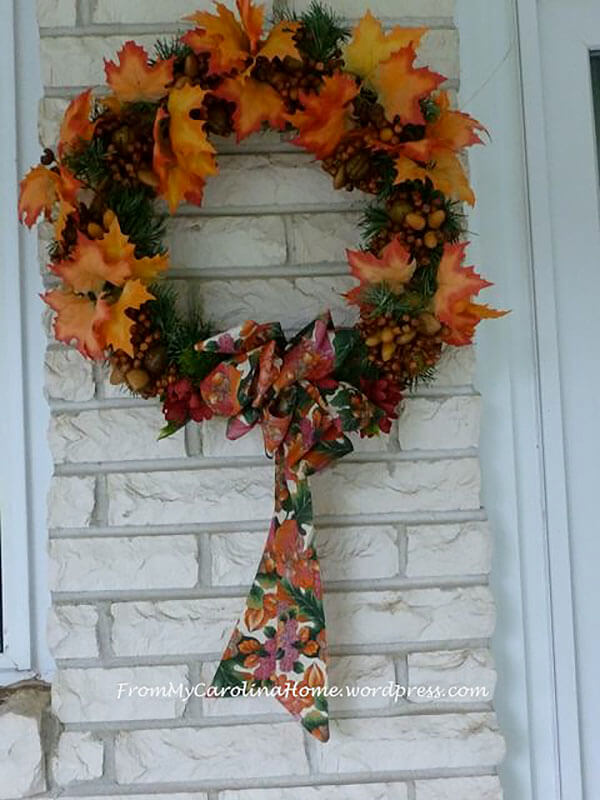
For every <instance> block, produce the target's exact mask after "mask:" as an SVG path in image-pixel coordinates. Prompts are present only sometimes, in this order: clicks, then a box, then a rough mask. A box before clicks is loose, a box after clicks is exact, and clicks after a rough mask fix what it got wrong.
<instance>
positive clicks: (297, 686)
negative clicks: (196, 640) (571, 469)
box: [197, 314, 382, 741]
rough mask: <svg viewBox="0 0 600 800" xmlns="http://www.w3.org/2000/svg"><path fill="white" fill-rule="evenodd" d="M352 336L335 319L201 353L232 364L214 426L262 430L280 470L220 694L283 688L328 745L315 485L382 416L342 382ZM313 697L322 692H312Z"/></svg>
mask: <svg viewBox="0 0 600 800" xmlns="http://www.w3.org/2000/svg"><path fill="white" fill-rule="evenodd" d="M344 333H347V332H344V331H343V330H336V329H335V328H334V326H333V323H332V321H331V317H330V315H329V314H326V315H324V316H322V317H319V318H318V319H316V320H315V321H313V322H312V323H311V324H310V325H308V326H307V327H306V328H305V329H304V330H302V331H301V332H300V333H299V334H298V335H297V336H295V337H294V338H293V339H292V340H291V341H290V342H289V343H287V342H286V340H285V337H284V335H283V332H282V330H281V326H280V325H279V324H278V323H270V324H266V325H258V324H257V323H255V322H246V323H244V325H242V326H241V327H240V328H235V329H233V330H231V331H229V332H227V333H224V334H220V335H218V336H215V337H213V338H211V339H208V340H206V341H204V342H202V343H200V344H199V345H198V346H197V347H198V349H200V350H203V351H205V352H210V353H214V354H220V355H222V356H223V360H222V361H221V363H220V364H219V366H217V367H216V368H215V369H214V370H213V371H212V372H211V373H210V374H209V375H208V376H207V377H206V378H205V379H204V380H203V381H202V384H201V393H202V397H203V400H204V402H205V403H206V404H207V405H208V407H209V408H210V409H211V411H212V412H213V413H214V414H217V415H219V416H225V417H229V421H228V426H227V436H228V438H229V439H237V438H239V437H240V436H243V435H244V434H246V433H248V431H250V430H251V429H252V428H253V427H254V426H255V425H257V424H258V425H260V426H261V428H262V433H263V437H264V443H265V450H266V453H267V455H268V456H270V457H274V459H275V513H274V516H273V518H272V521H271V527H270V530H269V535H268V538H267V543H266V545H265V549H264V552H263V555H262V558H261V561H260V564H259V567H258V571H257V573H256V576H255V578H254V581H253V583H252V587H251V589H250V592H249V594H248V597H247V599H246V606H245V610H244V612H243V614H242V616H241V617H240V619H239V620H238V622H237V624H236V626H235V629H234V631H233V633H232V635H231V638H230V640H229V644H228V645H227V647H226V648H225V651H224V653H223V655H222V658H221V662H220V664H219V667H218V669H217V672H216V674H215V677H214V679H213V686H216V687H218V688H220V689H221V690H222V691H223V692H224V693H225V694H227V693H232V691H231V690H232V689H233V688H234V687H237V690H236V693H238V692H241V691H242V690H243V689H244V687H246V689H247V688H250V687H253V688H258V687H278V689H277V691H278V700H279V701H280V702H281V703H282V704H283V705H284V706H285V708H286V709H287V710H288V711H289V712H290V713H292V714H293V715H294V716H295V717H296V718H299V719H300V721H301V722H302V724H303V725H304V727H305V728H306V729H307V730H308V731H310V733H312V734H313V735H314V736H316V737H317V738H318V739H320V740H321V741H327V739H328V738H329V725H328V712H327V699H326V697H325V696H323V695H322V694H321V695H320V694H319V691H318V690H319V689H320V688H324V687H326V685H327V635H326V630H325V616H324V612H323V603H322V595H323V590H322V585H321V573H320V568H319V560H318V558H317V553H316V550H315V546H314V524H313V509H312V498H311V492H310V487H309V481H308V478H309V476H310V475H312V474H313V473H315V472H318V471H319V470H321V469H323V468H324V467H326V466H327V465H328V464H330V463H332V462H333V461H335V460H337V459H338V458H341V457H342V456H345V455H346V454H347V453H350V452H352V449H353V447H352V443H351V442H350V439H349V438H348V436H346V433H347V432H352V431H354V432H359V431H360V432H367V433H372V432H373V431H374V430H375V429H376V428H377V422H378V420H379V419H380V417H381V415H382V412H381V411H380V410H379V409H378V408H377V407H376V406H374V405H373V404H371V402H370V401H369V400H368V399H367V397H366V396H365V395H364V394H362V393H361V392H360V391H359V390H357V389H356V388H355V387H353V386H351V385H350V384H346V383H343V382H339V381H336V380H335V379H334V377H333V375H334V373H335V371H336V369H339V367H340V364H341V362H342V361H343V359H344V353H345V352H346V349H345V347H344V341H347V339H345V336H344ZM314 690H316V691H314Z"/></svg>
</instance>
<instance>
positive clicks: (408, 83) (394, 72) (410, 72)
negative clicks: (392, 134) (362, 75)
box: [372, 44, 446, 125]
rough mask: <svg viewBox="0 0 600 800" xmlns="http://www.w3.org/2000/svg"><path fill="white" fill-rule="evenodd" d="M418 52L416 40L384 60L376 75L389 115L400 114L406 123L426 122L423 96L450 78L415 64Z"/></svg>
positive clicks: (381, 96)
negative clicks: (422, 107) (422, 106)
mask: <svg viewBox="0 0 600 800" xmlns="http://www.w3.org/2000/svg"><path fill="white" fill-rule="evenodd" d="M416 56H417V52H416V50H415V48H414V46H413V45H412V44H411V45H409V46H408V47H404V48H403V49H402V50H399V51H398V52H397V53H394V54H393V55H391V56H390V57H389V58H388V59H387V61H382V62H381V63H380V64H379V65H378V67H377V69H376V71H375V74H374V76H373V79H372V83H373V86H374V87H375V89H376V91H377V93H378V94H379V98H380V100H381V103H382V105H383V107H384V109H385V111H386V114H387V116H388V118H389V119H394V117H396V116H398V117H400V121H401V122H402V124H403V125H407V124H411V125H422V124H423V123H424V122H425V119H424V117H423V112H422V111H421V100H423V99H424V98H425V97H427V96H428V95H430V94H431V92H432V91H433V90H434V89H437V88H438V86H439V85H440V83H443V82H444V81H445V80H446V78H445V77H444V76H443V75H440V74H438V73H437V72H432V71H431V70H430V69H427V68H426V67H421V68H416V67H414V61H415V58H416Z"/></svg>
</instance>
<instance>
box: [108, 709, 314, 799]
mask: <svg viewBox="0 0 600 800" xmlns="http://www.w3.org/2000/svg"><path fill="white" fill-rule="evenodd" d="M249 753H252V758H248V754H249ZM115 761H116V770H117V781H118V782H119V783H140V784H152V783H160V782H162V781H172V780H173V776H174V775H175V776H177V780H178V781H181V782H184V781H199V780H211V779H212V780H215V779H219V778H226V779H227V780H231V779H233V778H243V779H248V778H268V777H271V776H274V775H295V776H299V775H307V774H308V771H309V770H308V761H307V758H306V753H305V751H304V746H303V734H302V729H301V726H300V725H298V723H297V722H289V723H282V724H280V725H237V726H233V727H210V728H184V729H182V728H178V729H176V730H172V729H169V730H160V729H158V730H143V731H123V732H122V733H120V734H119V735H118V736H117V739H116V743H115Z"/></svg>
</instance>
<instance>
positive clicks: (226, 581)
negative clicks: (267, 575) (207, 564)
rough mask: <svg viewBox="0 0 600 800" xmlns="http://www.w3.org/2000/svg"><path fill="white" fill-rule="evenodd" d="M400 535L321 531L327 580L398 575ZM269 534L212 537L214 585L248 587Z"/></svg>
mask: <svg viewBox="0 0 600 800" xmlns="http://www.w3.org/2000/svg"><path fill="white" fill-rule="evenodd" d="M396 540H397V533H396V531H395V530H394V528H392V527H391V526H386V527H360V528H341V529H333V528H324V529H318V530H317V537H316V548H317V552H318V553H319V557H320V561H321V570H322V572H323V577H324V579H325V580H326V581H341V580H368V579H370V578H388V577H391V576H393V575H397V574H398V568H399V565H398V547H397V543H396ZM265 541H266V533H263V532H258V533H256V532H252V533H250V532H245V533H223V534H212V535H211V537H210V547H211V569H212V582H213V583H214V584H215V585H217V586H236V585H238V586H246V585H249V584H250V582H251V581H252V578H253V577H254V573H255V571H256V565H257V564H258V561H259V560H260V556H261V554H262V550H263V547H264V544H265Z"/></svg>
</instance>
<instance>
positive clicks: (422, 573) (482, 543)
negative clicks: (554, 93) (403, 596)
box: [406, 522, 492, 577]
mask: <svg viewBox="0 0 600 800" xmlns="http://www.w3.org/2000/svg"><path fill="white" fill-rule="evenodd" d="M407 539H408V549H407V550H408V552H407V565H406V574H407V575H408V576H409V577H429V576H434V575H482V574H487V573H488V572H489V571H490V567H491V558H492V538H491V534H490V530H489V525H488V523H486V522H460V523H456V524H455V525H415V526H409V527H408V528H407Z"/></svg>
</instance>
